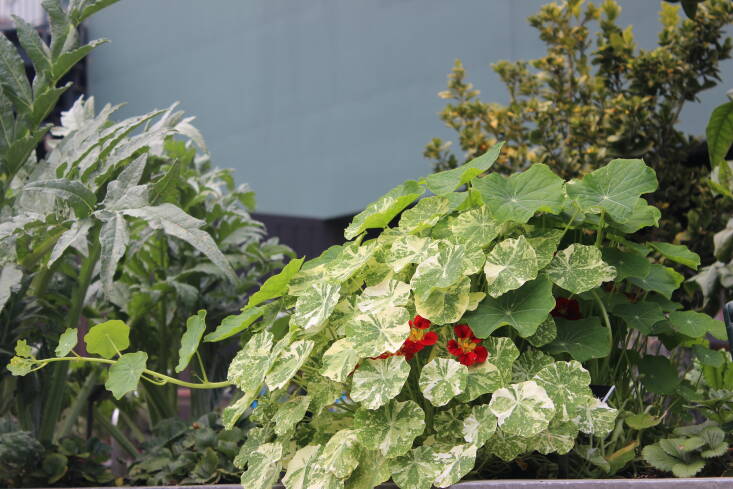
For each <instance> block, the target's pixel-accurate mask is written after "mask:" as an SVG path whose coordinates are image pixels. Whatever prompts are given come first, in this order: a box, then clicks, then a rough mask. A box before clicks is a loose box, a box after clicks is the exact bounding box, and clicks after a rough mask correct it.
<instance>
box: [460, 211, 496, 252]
mask: <svg viewBox="0 0 733 489" xmlns="http://www.w3.org/2000/svg"><path fill="white" fill-rule="evenodd" d="M448 229H449V231H450V236H449V237H448V239H450V240H451V241H453V242H454V243H467V244H469V245H471V246H479V247H481V248H483V247H485V246H488V245H489V244H491V242H492V241H493V240H494V239H495V238H496V237H497V236H498V235H499V223H498V222H496V219H494V218H493V217H492V216H491V213H490V212H489V208H488V207H486V206H485V205H482V206H481V207H477V208H475V209H471V210H469V211H466V212H462V213H461V214H459V215H458V216H456V218H455V219H453V220H451V221H450V223H449V224H448Z"/></svg>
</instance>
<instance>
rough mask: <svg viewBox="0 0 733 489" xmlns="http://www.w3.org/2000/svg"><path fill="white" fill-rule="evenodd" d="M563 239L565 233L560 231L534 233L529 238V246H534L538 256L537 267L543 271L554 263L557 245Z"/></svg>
mask: <svg viewBox="0 0 733 489" xmlns="http://www.w3.org/2000/svg"><path fill="white" fill-rule="evenodd" d="M562 237H563V232H562V231H561V230H559V229H549V230H543V231H539V232H534V233H532V234H531V235H530V236H529V237H528V238H527V241H529V244H530V245H532V248H533V249H534V252H535V254H536V255H537V267H538V268H539V269H543V268H545V267H546V266H547V264H548V263H550V262H551V261H552V257H553V256H555V252H556V251H557V245H558V244H560V240H561V239H562Z"/></svg>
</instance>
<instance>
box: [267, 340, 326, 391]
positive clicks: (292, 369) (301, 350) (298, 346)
mask: <svg viewBox="0 0 733 489" xmlns="http://www.w3.org/2000/svg"><path fill="white" fill-rule="evenodd" d="M313 345H314V343H313V342H312V341H310V340H299V341H296V342H294V343H293V344H292V345H290V347H289V348H288V349H287V350H286V351H284V352H282V353H281V354H280V355H279V356H278V357H277V359H276V360H275V362H274V363H273V365H272V368H271V369H270V371H269V372H268V373H267V377H266V380H267V386H268V387H269V388H270V389H271V390H275V389H279V388H281V387H284V386H285V385H286V384H287V383H288V382H290V379H292V378H293V376H294V375H295V374H296V373H297V372H298V370H300V367H301V366H302V365H303V363H305V361H306V360H307V359H308V355H310V353H311V351H312V350H313Z"/></svg>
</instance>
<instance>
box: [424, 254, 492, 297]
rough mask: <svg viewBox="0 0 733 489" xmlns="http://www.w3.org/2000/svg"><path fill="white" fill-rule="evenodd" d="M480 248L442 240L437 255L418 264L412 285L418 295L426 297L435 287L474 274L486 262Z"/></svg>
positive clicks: (447, 284)
mask: <svg viewBox="0 0 733 489" xmlns="http://www.w3.org/2000/svg"><path fill="white" fill-rule="evenodd" d="M484 259H485V257H484V254H483V252H482V251H481V249H480V248H474V247H471V246H467V245H462V244H452V243H448V242H445V241H441V242H440V244H439V251H438V254H437V255H432V256H430V257H429V258H427V259H426V260H424V261H423V262H422V263H420V265H418V267H417V269H416V270H415V274H414V275H413V276H412V280H411V281H410V286H411V287H412V290H414V291H415V294H416V295H420V296H423V297H426V296H428V295H429V294H430V292H432V291H433V290H434V289H439V288H441V289H442V288H446V287H450V286H452V285H455V284H456V283H458V281H459V280H460V279H461V278H462V277H464V276H466V275H473V274H474V273H476V272H478V271H479V270H480V269H481V266H482V265H483V264H484Z"/></svg>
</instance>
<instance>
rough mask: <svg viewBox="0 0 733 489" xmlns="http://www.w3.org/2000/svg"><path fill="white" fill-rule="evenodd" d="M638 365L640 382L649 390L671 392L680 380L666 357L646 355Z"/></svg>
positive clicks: (662, 392) (663, 392) (660, 392)
mask: <svg viewBox="0 0 733 489" xmlns="http://www.w3.org/2000/svg"><path fill="white" fill-rule="evenodd" d="M638 366H639V374H640V376H641V382H642V384H644V387H646V388H647V390H648V391H649V392H653V393H655V394H672V393H673V392H674V391H675V389H677V386H678V385H679V384H680V382H681V380H680V378H679V376H678V375H677V368H676V367H675V366H674V365H672V362H670V361H669V359H668V358H666V357H663V356H654V355H646V356H644V357H643V358H641V359H640V360H639V362H638Z"/></svg>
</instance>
